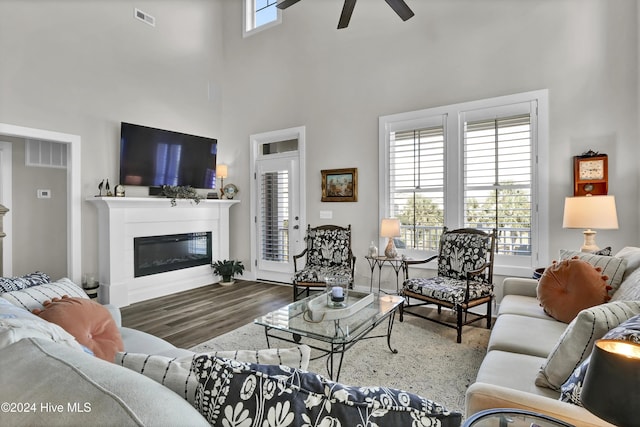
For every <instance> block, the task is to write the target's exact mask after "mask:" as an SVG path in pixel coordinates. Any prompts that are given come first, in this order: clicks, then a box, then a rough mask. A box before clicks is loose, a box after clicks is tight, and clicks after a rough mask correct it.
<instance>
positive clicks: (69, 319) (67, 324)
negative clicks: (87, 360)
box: [33, 295, 124, 362]
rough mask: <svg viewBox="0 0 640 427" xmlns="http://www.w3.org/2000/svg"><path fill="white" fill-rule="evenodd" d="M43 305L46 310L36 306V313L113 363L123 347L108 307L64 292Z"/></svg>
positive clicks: (97, 355)
mask: <svg viewBox="0 0 640 427" xmlns="http://www.w3.org/2000/svg"><path fill="white" fill-rule="evenodd" d="M43 305H44V310H39V309H35V310H33V313H34V314H36V315H38V316H40V317H41V318H42V319H44V320H46V321H48V322H51V323H55V324H56V325H59V326H61V327H62V328H63V329H64V330H65V331H67V332H69V333H70V334H71V335H73V336H74V337H75V338H76V340H77V341H78V342H79V343H80V344H82V345H84V346H85V347H87V348H89V349H90V350H91V351H92V352H93V354H94V355H95V356H96V357H99V358H100V359H104V360H106V361H108V362H113V361H114V360H115V356H116V353H117V352H119V351H123V350H124V345H123V343H122V336H121V335H120V331H119V330H118V326H116V322H115V321H114V320H113V317H111V314H110V313H109V310H107V309H106V308H105V307H103V306H102V305H100V304H98V303H97V302H94V301H92V300H90V299H86V298H70V297H68V296H66V295H65V296H63V297H62V298H54V299H53V301H45V302H44V304H43Z"/></svg>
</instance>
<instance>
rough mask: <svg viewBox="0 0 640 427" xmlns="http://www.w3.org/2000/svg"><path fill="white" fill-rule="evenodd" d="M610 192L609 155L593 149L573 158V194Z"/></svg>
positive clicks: (602, 193) (583, 194)
mask: <svg viewBox="0 0 640 427" xmlns="http://www.w3.org/2000/svg"><path fill="white" fill-rule="evenodd" d="M608 192H609V178H608V157H607V155H606V154H601V153H598V152H596V151H593V150H589V151H586V152H584V153H582V154H581V155H579V156H575V157H574V158H573V195H574V196H588V195H594V196H596V195H599V196H604V195H607V194H608Z"/></svg>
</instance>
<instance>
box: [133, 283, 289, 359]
mask: <svg viewBox="0 0 640 427" xmlns="http://www.w3.org/2000/svg"><path fill="white" fill-rule="evenodd" d="M292 293H293V290H292V288H291V287H290V286H285V285H273V284H267V283H259V282H249V281H240V280H237V281H236V284H235V285H233V286H228V287H225V286H220V285H218V284H215V285H208V286H203V287H201V288H197V289H193V290H190V291H185V292H180V293H177V294H172V295H168V296H164V297H160V298H154V299H151V300H148V301H143V302H139V303H135V304H131V305H130V306H128V307H123V308H122V309H121V312H122V325H123V326H126V327H129V328H134V329H139V330H142V331H145V332H148V333H150V334H152V335H155V336H157V337H160V338H163V339H165V340H167V341H169V342H170V343H171V344H173V345H175V346H177V347H181V348H190V347H193V346H195V345H197V344H200V343H202V342H204V341H207V340H209V339H211V338H214V337H217V336H218V335H222V334H224V333H226V332H229V331H232V330H234V329H236V328H238V327H240V326H242V325H245V324H247V323H249V322H251V321H253V319H255V318H256V317H259V316H262V315H264V314H266V313H268V312H270V311H273V310H275V309H277V308H280V307H282V306H284V305H287V304H289V303H290V302H291V300H292Z"/></svg>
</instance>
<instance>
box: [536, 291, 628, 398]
mask: <svg viewBox="0 0 640 427" xmlns="http://www.w3.org/2000/svg"><path fill="white" fill-rule="evenodd" d="M637 314H640V301H616V302H609V303H606V304H602V305H598V306H596V307H592V308H588V309H586V310H582V311H581V312H580V313H579V314H578V316H576V318H575V319H573V321H572V322H571V323H570V324H569V326H567V329H566V330H565V331H564V333H563V334H562V336H561V337H560V339H559V340H558V343H557V344H556V345H555V347H554V348H553V350H551V353H549V356H548V357H547V360H546V361H545V362H544V364H543V365H542V367H541V368H540V372H538V375H537V377H536V385H538V386H540V387H547V388H551V389H554V390H557V391H560V387H561V386H562V384H564V383H565V382H566V381H567V379H568V378H569V376H571V373H572V372H573V371H574V370H575V369H576V368H577V367H578V366H579V365H580V364H581V363H582V362H583V361H584V360H585V359H586V358H587V356H588V355H589V354H590V353H591V350H592V348H593V343H594V342H595V341H596V340H598V339H600V338H602V337H603V336H604V334H606V333H607V332H609V331H610V330H611V329H613V328H615V327H616V326H618V325H619V324H621V323H622V322H624V321H626V320H627V319H630V318H632V317H633V316H635V315H637Z"/></svg>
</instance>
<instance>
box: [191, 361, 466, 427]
mask: <svg viewBox="0 0 640 427" xmlns="http://www.w3.org/2000/svg"><path fill="white" fill-rule="evenodd" d="M192 370H193V371H194V373H195V374H196V376H197V378H198V388H197V391H196V403H195V407H196V409H198V410H199V411H200V413H201V414H202V415H203V416H204V417H205V418H206V419H207V420H208V421H209V423H210V424H211V425H213V426H228V425H270V426H271V425H291V426H293V425H296V426H301V425H307V426H321V425H332V426H333V425H336V426H337V425H342V426H356V425H359V426H363V427H364V426H378V425H380V426H382V425H389V426H410V425H420V426H436V425H437V426H442V427H449V426H456V427H458V426H459V425H460V423H461V419H462V415H461V414H460V413H458V412H449V411H447V410H446V409H445V408H443V407H442V406H441V405H439V404H437V403H435V402H433V401H431V400H428V399H425V398H422V397H420V396H417V395H415V394H412V393H408V392H406V391H402V390H397V389H390V388H386V387H350V386H345V385H342V384H340V383H336V382H333V381H329V380H327V379H325V378H323V377H322V376H320V375H317V374H313V373H310V372H305V371H302V370H299V369H294V368H289V367H286V366H275V365H255V364H249V363H241V362H237V361H233V360H228V359H221V358H217V357H213V356H206V355H205V356H198V357H196V358H195V360H194V362H193V365H192Z"/></svg>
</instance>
